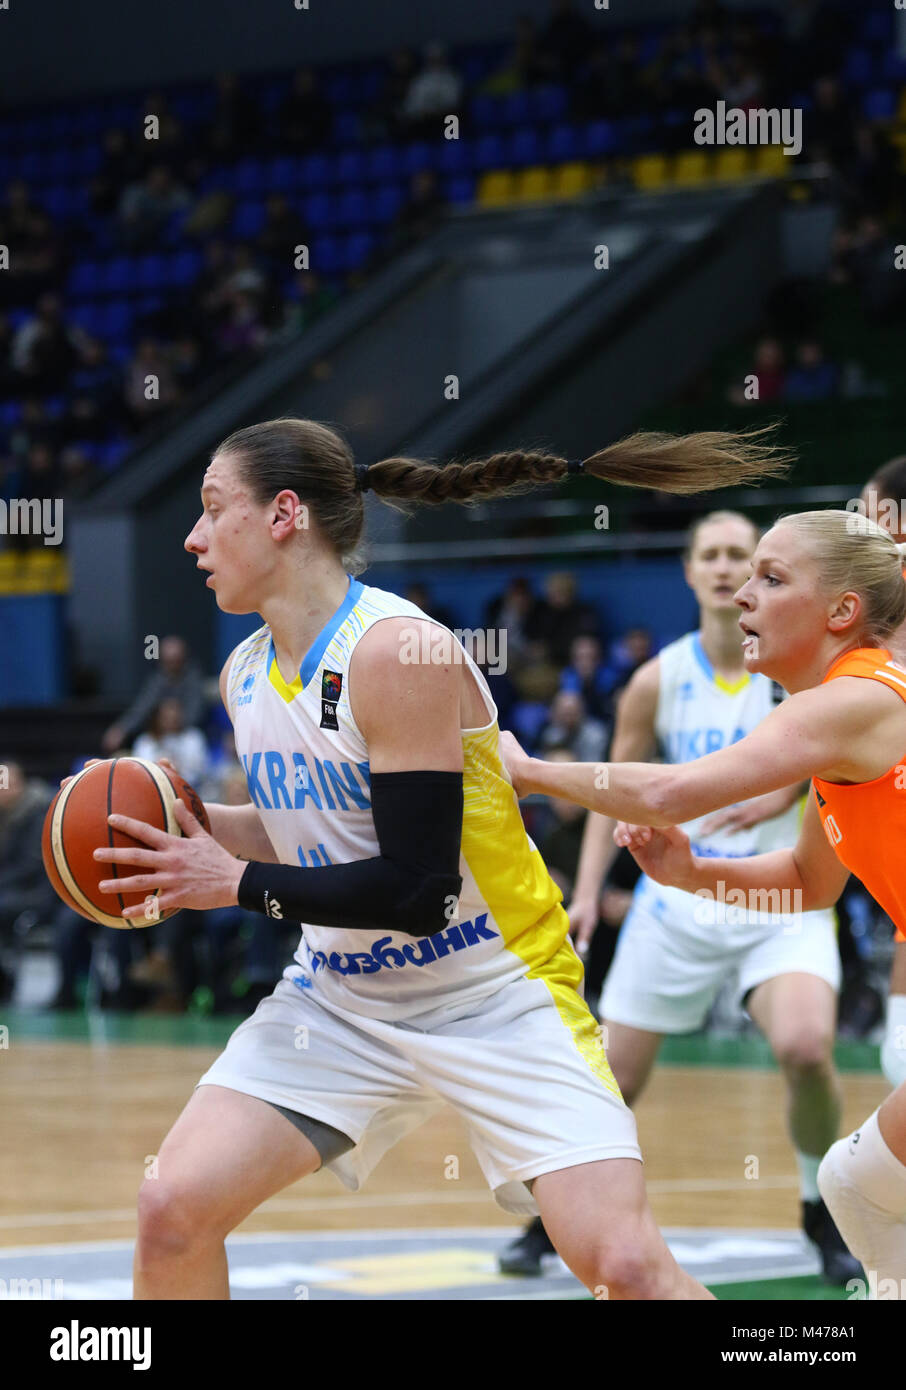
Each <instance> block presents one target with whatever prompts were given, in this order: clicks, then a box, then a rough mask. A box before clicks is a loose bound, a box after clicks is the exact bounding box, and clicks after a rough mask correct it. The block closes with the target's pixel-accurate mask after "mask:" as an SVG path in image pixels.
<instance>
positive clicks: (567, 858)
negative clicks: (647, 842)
mask: <svg viewBox="0 0 906 1390" xmlns="http://www.w3.org/2000/svg"><path fill="white" fill-rule="evenodd" d="M543 756H544V760H545V762H549V763H568V762H573V761H575V760H576V759H575V755H574V750H573V749H572V748H571V747H568V746H555V747H550V748H548V750H547V752H546V753H544V755H543ZM544 800H545V802H546V810H547V816H546V817H545V821H546V824H545V823H544V822H542V827H543V828H542V830H541V835H540V838H539V840H538V850H539V853H540V854H541V858H542V859H543V860H544V864H545V867H546V868H547V870H548V872H549V874H550V876H551V878H552V879H553V880H554V882H555V883H556V885H557V887H558V888H559V889H560V891H561V893H562V894H563V901H564V902H569V900H570V898H571V897H572V892H573V886H574V884H575V881H576V874H577V872H578V869H579V855H580V854H581V852H582V836H583V833H584V829H585V818H586V816H587V814H588V812H587V811H586V810H585V808H584V807H583V806H577V805H576V804H575V802H570V801H564V800H563V798H562V797H559V796H547V797H545V798H544Z"/></svg>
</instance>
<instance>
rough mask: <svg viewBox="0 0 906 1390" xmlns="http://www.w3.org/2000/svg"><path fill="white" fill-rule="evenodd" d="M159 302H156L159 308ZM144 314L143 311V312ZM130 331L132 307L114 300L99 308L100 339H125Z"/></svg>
mask: <svg viewBox="0 0 906 1390" xmlns="http://www.w3.org/2000/svg"><path fill="white" fill-rule="evenodd" d="M159 303H160V301H158V307H159ZM143 312H144V311H143ZM131 330H132V306H131V305H130V304H128V303H127V302H126V300H124V299H115V300H114V301H113V302H112V303H111V304H105V305H103V306H102V308H101V312H100V322H99V331H100V334H101V337H102V338H125V337H127V336H128V335H129V333H130V332H131Z"/></svg>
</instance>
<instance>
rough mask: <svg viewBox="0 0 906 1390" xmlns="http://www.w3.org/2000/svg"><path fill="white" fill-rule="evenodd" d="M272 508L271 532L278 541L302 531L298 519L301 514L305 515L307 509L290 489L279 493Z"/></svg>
mask: <svg viewBox="0 0 906 1390" xmlns="http://www.w3.org/2000/svg"><path fill="white" fill-rule="evenodd" d="M271 506H272V508H273V512H272V520H271V530H272V531H273V534H274V538H275V539H276V540H282V539H283V537H284V536H287V535H289V534H290V533H291V532H294V531H298V530H299V529H300V527H299V525H298V521H297V518H298V517H299V515H300V513H304V511H305V508H304V507H303V505H302V503H301V502H300V501H299V498H298V496H297V495H296V493H294V492H293V491H292V490H291V489H290V488H284V489H283V490H282V491H281V492H278V493H277V495H276V497H275V498H274V500H273V502H272V503H271Z"/></svg>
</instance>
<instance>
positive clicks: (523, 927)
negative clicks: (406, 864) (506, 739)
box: [227, 578, 581, 1019]
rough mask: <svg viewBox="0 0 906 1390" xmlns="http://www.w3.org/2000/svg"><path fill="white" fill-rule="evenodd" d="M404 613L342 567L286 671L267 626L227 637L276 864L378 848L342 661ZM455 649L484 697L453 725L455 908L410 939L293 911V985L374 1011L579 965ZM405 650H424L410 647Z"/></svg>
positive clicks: (232, 698)
mask: <svg viewBox="0 0 906 1390" xmlns="http://www.w3.org/2000/svg"><path fill="white" fill-rule="evenodd" d="M407 616H408V617H412V618H413V619H425V617H426V615H425V614H424V613H423V612H422V611H421V609H419V608H416V607H415V605H414V604H412V603H409V602H407V600H405V599H402V598H398V597H397V596H396V595H395V594H390V593H386V592H384V591H383V590H381V589H375V588H371V587H367V586H365V585H363V584H361V583H360V582H359V581H358V580H355V579H352V578H350V584H349V590H348V593H347V596H346V599H345V600H344V602H343V604H342V605H341V607H340V608H339V609H338V611H337V612H336V613H335V614H334V616H333V617H332V618H331V619H330V621H329V622H328V623H327V624H326V625H325V627H324V628H323V629H322V631H321V633H320V634H319V636H318V637H317V639H316V641H315V642H314V645H313V646H312V647H311V649H310V651H309V652H308V654H307V656H306V657H305V660H304V661H303V663H302V667H301V670H300V672H299V675H298V676H297V677H296V679H295V680H294V681H293V682H292V683H291V684H287V682H286V681H285V680H284V679H283V677H282V676H281V674H280V671H279V668H278V666H277V663H276V660H275V657H274V648H273V643H272V640H271V634H270V629H269V628H268V627H266V626H265V627H262V628H259V630H258V631H257V632H255V633H253V635H252V636H251V637H249V638H247V639H246V641H245V642H243V643H242V644H241V646H239V647H238V648H237V650H236V653H235V655H234V658H233V661H232V663H231V665H230V670H229V675H228V680H227V705H228V710H229V713H230V716H231V718H232V720H233V724H234V727H235V731H236V750H237V753H238V755H239V758H240V760H241V762H242V765H243V768H244V769H245V773H246V778H247V781H248V786H249V793H250V795H251V799H252V801H253V803H254V805H255V806H256V807H257V809H258V813H259V815H260V816H261V820H262V822H263V824H264V827H265V829H266V831H267V834H268V837H269V839H270V841H271V843H272V845H273V847H274V850H275V852H276V854H277V856H278V858H279V860H280V862H281V863H283V864H292V865H297V866H298V867H299V868H300V869H312V868H318V867H319V866H327V865H331V864H346V863H351V862H352V861H354V860H359V859H371V858H373V857H375V856H377V855H379V854H380V848H379V846H378V841H377V836H376V834H375V829H374V821H373V818H372V814H371V791H370V776H369V763H368V748H367V745H366V743H365V740H364V738H363V736H362V734H361V731H360V730H359V728H358V726H357V724H356V722H355V720H354V718H353V715H352V709H351V706H350V701H349V666H350V661H351V658H352V654H353V652H354V651H355V648H356V644H357V643H358V642H359V641H360V640H361V638H362V637H363V636H364V634H365V633H366V632H368V631H369V629H370V628H371V627H372V626H373V625H374V624H375V623H377V622H380V621H382V620H383V619H386V618H393V617H407ZM428 631H429V629H427V628H426V627H425V625H424V623H416V624H413V629H412V632H413V637H414V636H415V635H416V634H426V633H427V632H428ZM454 640H455V639H454ZM455 650H456V652H457V654H458V656H461V659H462V661H464V662H467V663H468V665H469V668H470V670H471V671H472V673H473V675H474V676H475V679H476V681H477V682H478V686H479V688H480V690H481V692H482V694H483V696H484V699H485V703H486V706H487V709H488V723H487V724H486V725H485V726H484V727H482V728H480V729H465V730H463V731H462V742H463V761H464V772H463V793H464V815H463V834H462V850H461V858H460V873H461V875H462V879H463V886H462V893H461V896H460V900H459V904H458V914H457V915H454V916H452V917H451V921H450V925H449V926H448V927H447V928H446V930H445V931H443V932H441V933H436V934H434V935H431V936H428V935H425V936H422V937H420V938H418V939H416V938H415V937H414V936H412V935H411V934H409V933H406V932H395V931H389V932H388V931H387V930H386V929H382V928H375V930H374V931H373V932H367V931H361V930H355V931H350V930H343V929H340V928H336V927H323V926H311V925H306V924H304V923H303V924H302V941H301V943H300V946H299V950H298V951H297V953H296V956H295V959H296V961H297V962H298V964H297V965H295V966H290V967H288V969H287V970H286V971H285V976H286V978H287V979H289V980H291V981H292V983H293V984H294V985H296V986H297V988H299V989H312V990H314V991H316V992H317V993H318V994H319V995H320V996H321V997H322V998H323V999H324V1001H325V1002H326V1003H328V1004H329V1003H330V1002H334V1003H336V1004H338V1005H340V1006H341V1007H343V1008H345V1009H350V1010H353V1011H357V1012H359V1013H366V1014H368V1015H369V1016H371V1017H374V1018H388V1019H390V1018H392V1019H400V1018H405V1017H407V1016H411V1015H414V1014H418V1013H421V1012H424V1011H426V1010H428V1009H433V1008H435V1007H443V1006H445V1005H446V1003H447V1001H448V1000H450V1001H451V1002H454V1001H455V1003H456V1005H457V1007H462V1005H463V1003H464V1002H468V1001H469V1000H471V998H472V997H474V998H476V999H477V998H480V997H483V996H485V995H487V994H490V993H492V992H493V991H494V990H496V989H499V988H501V987H502V986H503V985H505V984H507V983H509V982H510V981H511V980H514V979H517V978H518V977H519V976H521V975H525V974H527V973H529V972H532V973H533V974H535V975H539V974H540V975H544V974H545V972H546V971H547V970H548V969H549V968H551V969H553V968H554V962H555V961H556V973H557V974H558V976H559V977H563V976H564V974H566V975H569V976H570V977H572V976H573V975H575V979H576V980H578V979H579V978H581V966H580V964H579V962H578V958H577V957H576V955H575V952H574V951H573V950H572V947H571V945H570V944H569V943H568V939H567V927H568V922H567V917H566V913H565V912H564V911H563V908H562V907H561V906H560V903H561V893H560V890H559V889H558V888H557V886H556V884H555V883H554V882H553V880H552V879H551V877H550V875H549V874H548V872H547V870H546V868H545V867H544V864H543V861H542V860H541V856H540V855H539V853H538V851H537V849H536V848H535V846H534V845H533V844H532V842H531V840H530V839H529V837H528V836H527V834H526V832H525V828H524V826H523V823H522V817H521V815H520V813H519V805H518V801H517V799H516V796H515V794H514V792H513V787H512V784H511V782H510V780H509V778H508V776H507V774H506V771H505V769H504V767H503V764H502V762H501V759H500V754H499V751H498V729H497V711H496V707H495V705H494V702H493V700H492V698H491V695H490V692H489V690H488V686H487V683H486V681H485V679H484V677H483V675H482V674H481V672H480V670H479V669H478V667H477V666H476V665H475V663H474V662H473V661H472V659H471V657H470V656H469V655H468V654H467V653H466V652H465V650H464V649H463V648H462V646H461V644H459V643H458V642H456V643H455ZM401 659H403V657H402V648H401ZM412 659H421V660H426V659H427V660H431V655H430V653H429V652H428V653H426V652H425V651H424V650H422V651H421V652H420V657H419V656H418V655H417V654H415V655H413V656H412ZM436 659H438V660H442V659H443V657H442V656H441V657H437V658H436ZM446 659H447V660H449V649H448V652H447V657H446ZM566 957H569V960H567V959H566Z"/></svg>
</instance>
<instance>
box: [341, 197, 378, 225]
mask: <svg viewBox="0 0 906 1390" xmlns="http://www.w3.org/2000/svg"><path fill="white" fill-rule="evenodd" d="M372 209H373V203H372V200H371V198H370V197H368V196H367V195H366V193H365V190H364V188H348V189H347V190H346V192H345V193H341V194H340V199H339V203H338V205H337V225H338V226H340V227H364V226H367V224H368V223H369V222H372V221H373V220H374V215H373V210H372Z"/></svg>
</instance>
